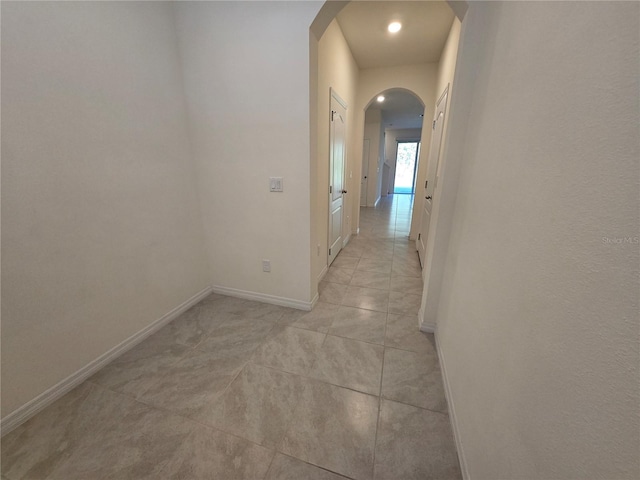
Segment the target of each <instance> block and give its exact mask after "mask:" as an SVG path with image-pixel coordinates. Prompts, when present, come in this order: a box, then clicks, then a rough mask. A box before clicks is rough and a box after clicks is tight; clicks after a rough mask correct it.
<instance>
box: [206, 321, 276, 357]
mask: <svg viewBox="0 0 640 480" xmlns="http://www.w3.org/2000/svg"><path fill="white" fill-rule="evenodd" d="M275 326H276V322H275V321H268V320H257V319H255V318H246V317H242V316H240V315H235V314H234V315H232V317H231V318H230V319H229V320H227V321H226V322H224V323H223V324H222V325H221V326H220V327H218V328H216V329H215V330H214V331H213V333H212V334H211V335H210V336H209V337H208V338H207V339H206V340H203V341H202V342H201V343H200V344H199V345H198V347H197V349H198V350H203V351H206V352H210V353H213V354H216V355H217V356H218V357H220V358H224V357H235V356H237V355H244V354H247V353H253V351H254V350H255V349H256V348H258V346H259V345H261V344H262V343H264V341H265V338H266V337H267V335H268V334H269V332H270V331H271V330H272V329H273V328H274V327H275Z"/></svg>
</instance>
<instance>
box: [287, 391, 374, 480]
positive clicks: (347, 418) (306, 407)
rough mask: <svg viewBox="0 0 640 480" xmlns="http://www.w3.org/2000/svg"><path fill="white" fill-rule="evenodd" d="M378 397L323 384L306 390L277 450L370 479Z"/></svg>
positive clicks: (358, 477)
mask: <svg viewBox="0 0 640 480" xmlns="http://www.w3.org/2000/svg"><path fill="white" fill-rule="evenodd" d="M377 417H378V398H377V397H374V396H371V395H366V394H364V393H359V392H354V391H353V390H348V389H345V388H340V387H335V386H333V385H328V384H326V383H320V382H318V383H313V384H311V388H308V389H306V390H305V392H304V394H303V396H302V400H301V401H300V404H299V405H298V408H297V409H296V412H295V415H294V419H293V421H292V422H291V426H290V427H289V430H288V431H287V433H286V434H285V437H284V440H283V441H282V446H281V447H280V449H279V450H280V451H281V452H282V453H285V454H287V455H291V456H293V457H296V458H298V459H300V460H302V461H305V462H309V463H312V464H314V465H317V466H319V467H322V468H326V469H328V470H331V471H332V472H336V473H339V474H342V475H345V476H347V477H351V478H354V479H356V480H364V479H369V478H371V475H372V472H373V452H374V444H375V436H376V423H377Z"/></svg>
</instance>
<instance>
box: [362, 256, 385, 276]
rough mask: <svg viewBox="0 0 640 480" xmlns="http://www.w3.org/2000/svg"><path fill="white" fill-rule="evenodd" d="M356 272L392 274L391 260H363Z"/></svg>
mask: <svg viewBox="0 0 640 480" xmlns="http://www.w3.org/2000/svg"><path fill="white" fill-rule="evenodd" d="M356 270H361V271H366V272H377V273H386V274H389V273H391V260H387V259H379V258H361V259H360V262H358V266H357V267H356Z"/></svg>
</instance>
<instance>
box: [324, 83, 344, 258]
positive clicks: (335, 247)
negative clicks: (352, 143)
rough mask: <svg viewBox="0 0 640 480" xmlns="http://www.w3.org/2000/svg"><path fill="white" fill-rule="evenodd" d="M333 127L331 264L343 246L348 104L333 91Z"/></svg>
mask: <svg viewBox="0 0 640 480" xmlns="http://www.w3.org/2000/svg"><path fill="white" fill-rule="evenodd" d="M330 121H331V127H330V134H329V259H328V261H327V264H328V265H331V263H332V262H333V260H334V259H335V258H336V256H337V255H338V253H339V252H340V249H341V248H342V223H343V222H342V216H343V210H344V194H346V193H347V191H346V190H345V189H344V165H345V152H346V126H347V125H346V121H347V106H346V104H345V103H344V102H343V101H342V100H340V98H339V97H338V96H337V95H336V94H335V92H333V91H332V92H331V115H330Z"/></svg>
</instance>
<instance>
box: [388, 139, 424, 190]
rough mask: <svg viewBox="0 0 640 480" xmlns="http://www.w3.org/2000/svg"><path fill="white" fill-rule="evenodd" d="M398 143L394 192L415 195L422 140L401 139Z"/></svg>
mask: <svg viewBox="0 0 640 480" xmlns="http://www.w3.org/2000/svg"><path fill="white" fill-rule="evenodd" d="M397 144H398V145H397V148H396V175H395V179H394V182H393V193H395V194H405V195H406V194H409V195H413V193H414V192H415V187H416V172H417V166H418V157H419V155H420V142H416V141H402V140H399V141H398V142H397Z"/></svg>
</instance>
